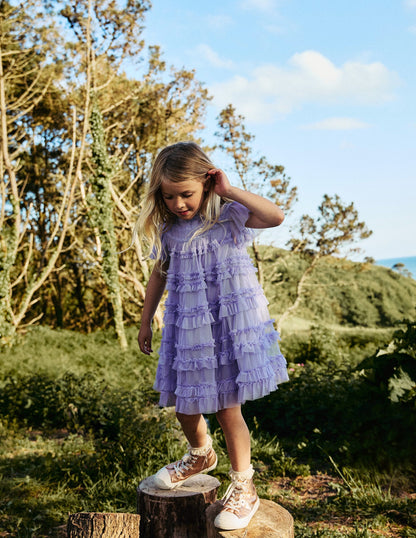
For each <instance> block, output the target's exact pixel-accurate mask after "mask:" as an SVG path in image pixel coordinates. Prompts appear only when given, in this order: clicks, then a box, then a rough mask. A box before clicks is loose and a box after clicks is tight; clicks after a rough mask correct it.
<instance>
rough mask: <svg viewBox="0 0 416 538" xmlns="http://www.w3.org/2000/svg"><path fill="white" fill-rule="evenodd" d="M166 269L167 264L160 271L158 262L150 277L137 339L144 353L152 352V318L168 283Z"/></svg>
mask: <svg viewBox="0 0 416 538" xmlns="http://www.w3.org/2000/svg"><path fill="white" fill-rule="evenodd" d="M166 270H167V266H166V265H164V266H162V271H163V273H161V271H160V264H159V263H157V264H156V265H155V267H154V269H153V271H152V274H151V275H150V278H149V283H148V285H147V289H146V296H145V299H144V304H143V311H142V321H141V325H140V331H139V335H138V337H137V341H138V342H139V347H140V350H141V351H142V353H145V354H146V355H150V353H152V351H153V350H152V336H153V331H152V320H153V316H154V315H155V312H156V308H157V305H158V304H159V302H160V300H161V298H162V295H163V292H164V290H165V285H166Z"/></svg>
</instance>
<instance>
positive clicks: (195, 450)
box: [188, 435, 212, 456]
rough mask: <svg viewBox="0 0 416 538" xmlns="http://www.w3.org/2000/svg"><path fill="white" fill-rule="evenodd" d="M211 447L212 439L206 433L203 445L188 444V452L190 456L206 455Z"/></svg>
mask: <svg viewBox="0 0 416 538" xmlns="http://www.w3.org/2000/svg"><path fill="white" fill-rule="evenodd" d="M211 448H212V439H211V437H210V436H209V435H207V442H206V443H205V445H204V446H201V447H197V448H194V447H192V446H191V445H188V450H189V453H190V454H192V456H206V455H207V454H208V452H209V451H210V450H211Z"/></svg>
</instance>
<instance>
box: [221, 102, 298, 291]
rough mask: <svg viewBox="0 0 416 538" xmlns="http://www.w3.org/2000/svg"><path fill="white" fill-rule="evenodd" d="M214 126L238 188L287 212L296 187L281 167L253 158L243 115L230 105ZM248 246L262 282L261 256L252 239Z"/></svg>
mask: <svg viewBox="0 0 416 538" xmlns="http://www.w3.org/2000/svg"><path fill="white" fill-rule="evenodd" d="M218 125H219V128H220V130H219V131H218V132H217V133H216V135H217V137H218V138H220V139H221V142H220V144H219V145H218V147H219V148H220V149H222V150H223V151H225V152H226V153H227V154H228V155H230V156H231V159H232V161H233V165H234V169H235V171H236V173H237V175H238V177H239V179H240V181H241V185H242V187H243V188H244V189H245V190H246V191H250V192H258V193H259V194H262V195H264V196H267V197H269V198H270V199H271V200H273V201H274V202H275V203H276V204H277V205H278V206H279V207H281V208H282V209H283V211H286V212H288V211H289V210H290V209H291V207H292V205H293V203H294V202H295V201H296V199H297V188H296V187H291V186H290V178H288V177H287V176H286V174H285V173H284V166H281V165H273V164H270V163H269V162H268V161H267V159H266V157H264V156H263V157H260V158H259V159H257V160H256V159H255V158H254V156H253V149H252V146H251V144H252V142H253V140H254V136H253V135H252V134H250V133H248V132H247V131H246V128H245V125H244V117H243V116H241V115H237V114H236V109H235V108H234V107H233V106H232V105H228V106H227V107H226V108H224V109H223V110H222V111H221V112H220V114H219V116H218ZM252 246H253V253H254V258H255V261H256V266H257V270H258V277H259V281H260V284H263V268H262V259H261V255H260V252H259V249H258V245H257V242H256V240H254V241H253V245H252Z"/></svg>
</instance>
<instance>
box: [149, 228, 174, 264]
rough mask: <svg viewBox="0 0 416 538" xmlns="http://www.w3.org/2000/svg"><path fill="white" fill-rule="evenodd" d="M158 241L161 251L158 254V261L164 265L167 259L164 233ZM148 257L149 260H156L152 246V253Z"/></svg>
mask: <svg viewBox="0 0 416 538" xmlns="http://www.w3.org/2000/svg"><path fill="white" fill-rule="evenodd" d="M160 241H161V243H162V250H161V252H160V258H159V259H160V261H161V262H162V263H164V262H166V261H167V260H168V259H169V254H168V249H167V246H166V233H162V236H161V238H160ZM149 257H150V259H151V260H156V259H158V258H157V253H156V247H155V245H153V248H152V252H151V253H150V255H149Z"/></svg>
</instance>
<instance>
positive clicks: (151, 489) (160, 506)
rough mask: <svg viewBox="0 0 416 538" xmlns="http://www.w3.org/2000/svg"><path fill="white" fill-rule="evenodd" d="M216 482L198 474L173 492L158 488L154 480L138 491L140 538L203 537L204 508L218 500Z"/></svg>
mask: <svg viewBox="0 0 416 538" xmlns="http://www.w3.org/2000/svg"><path fill="white" fill-rule="evenodd" d="M219 486H220V483H219V481H218V480H217V479H216V478H214V477H213V476H209V475H197V476H194V477H192V478H190V479H189V480H187V481H186V482H185V484H183V485H182V486H180V487H177V488H175V489H171V490H168V489H159V488H157V487H156V486H155V483H154V480H153V477H152V476H150V477H149V478H146V479H145V480H143V482H141V483H140V485H139V487H138V488H137V511H138V513H139V514H140V538H205V537H206V536H207V522H206V516H205V512H206V508H207V506H209V505H210V504H211V503H213V502H215V501H216V499H217V490H218V488H219Z"/></svg>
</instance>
